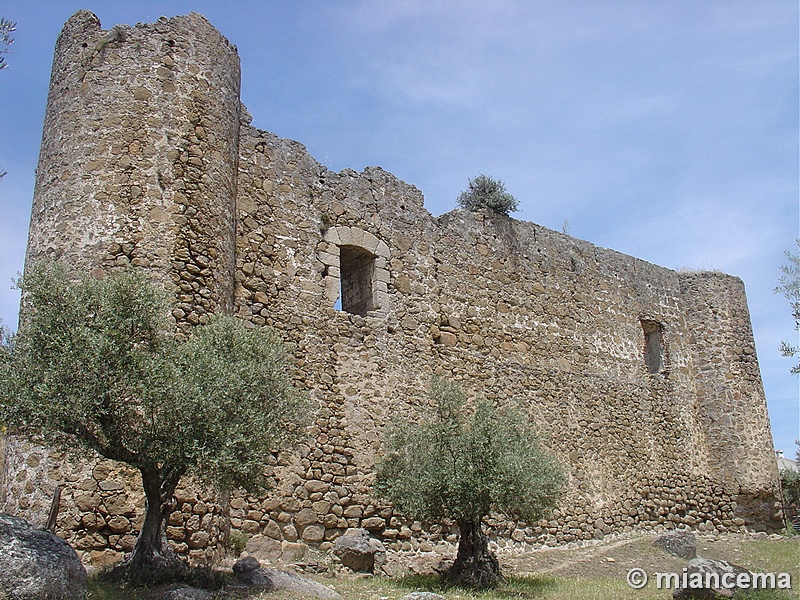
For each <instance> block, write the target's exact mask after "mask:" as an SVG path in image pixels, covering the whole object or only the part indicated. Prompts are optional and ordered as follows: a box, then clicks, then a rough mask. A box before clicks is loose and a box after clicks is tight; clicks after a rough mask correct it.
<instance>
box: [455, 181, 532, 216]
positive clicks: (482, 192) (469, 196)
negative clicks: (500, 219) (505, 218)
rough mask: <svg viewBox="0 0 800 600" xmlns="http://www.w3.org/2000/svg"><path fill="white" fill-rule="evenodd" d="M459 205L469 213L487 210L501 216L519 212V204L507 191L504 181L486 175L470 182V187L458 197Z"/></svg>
mask: <svg viewBox="0 0 800 600" xmlns="http://www.w3.org/2000/svg"><path fill="white" fill-rule="evenodd" d="M458 205H459V206H461V207H462V208H466V209H467V210H469V211H472V212H475V211H476V210H479V209H482V208H487V209H489V210H493V211H494V212H496V213H499V214H501V215H507V214H508V213H509V212H512V211H517V210H519V202H518V201H517V199H516V198H514V196H512V195H511V194H509V193H508V192H507V191H506V186H505V185H504V184H503V182H502V181H499V180H496V179H492V178H491V177H488V176H486V175H478V176H477V177H475V178H474V179H470V180H469V187H468V188H467V190H466V191H464V192H461V194H460V195H459V196H458Z"/></svg>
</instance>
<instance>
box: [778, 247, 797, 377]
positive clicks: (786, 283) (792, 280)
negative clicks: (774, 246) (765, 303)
mask: <svg viewBox="0 0 800 600" xmlns="http://www.w3.org/2000/svg"><path fill="white" fill-rule="evenodd" d="M797 246H798V248H800V239H798V240H797ZM786 258H788V259H789V262H788V263H787V264H785V265H784V266H782V267H781V271H783V276H781V279H780V285H779V286H778V287H777V288H775V291H776V292H778V293H781V294H783V295H784V297H785V298H786V299H787V300H788V301H789V306H791V308H792V317H793V318H794V328H795V330H800V253H798V254H792V253H791V252H789V251H788V250H787V251H786ZM781 354H783V355H784V356H789V357H794V356H797V355H798V354H800V347H798V346H795V345H793V344H790V343H788V342H782V343H781ZM791 372H792V373H795V374H799V373H800V361H798V362H797V363H796V364H795V365H794V366H793V367H792V368H791Z"/></svg>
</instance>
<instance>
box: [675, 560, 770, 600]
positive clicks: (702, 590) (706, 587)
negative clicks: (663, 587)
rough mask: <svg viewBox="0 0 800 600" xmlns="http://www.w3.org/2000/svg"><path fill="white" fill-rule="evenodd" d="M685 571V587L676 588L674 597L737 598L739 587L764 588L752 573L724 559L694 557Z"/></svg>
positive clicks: (677, 599)
mask: <svg viewBox="0 0 800 600" xmlns="http://www.w3.org/2000/svg"><path fill="white" fill-rule="evenodd" d="M686 572H687V573H686V584H687V587H685V588H684V587H677V588H675V590H673V592H672V598H673V600H719V599H720V598H736V597H737V596H738V593H739V592H740V591H742V590H750V589H756V588H759V587H763V586H760V585H759V584H758V580H757V578H755V576H754V574H753V573H751V572H750V571H748V570H747V569H745V568H744V567H740V566H739V565H734V564H732V563H729V562H726V561H724V560H712V559H710V558H693V559H692V560H690V561H689V564H688V565H686ZM740 575H741V576H742V579H741V580H740V579H739V576H740Z"/></svg>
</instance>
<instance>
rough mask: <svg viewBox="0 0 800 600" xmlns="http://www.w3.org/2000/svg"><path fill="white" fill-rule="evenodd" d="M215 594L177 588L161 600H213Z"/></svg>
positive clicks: (196, 589) (197, 589)
mask: <svg viewBox="0 0 800 600" xmlns="http://www.w3.org/2000/svg"><path fill="white" fill-rule="evenodd" d="M213 597H214V594H212V593H211V592H207V591H206V590H201V589H199V588H187V587H184V588H177V589H174V590H171V591H169V592H167V593H166V594H165V595H164V597H163V598H162V599H161V600H211V598H213Z"/></svg>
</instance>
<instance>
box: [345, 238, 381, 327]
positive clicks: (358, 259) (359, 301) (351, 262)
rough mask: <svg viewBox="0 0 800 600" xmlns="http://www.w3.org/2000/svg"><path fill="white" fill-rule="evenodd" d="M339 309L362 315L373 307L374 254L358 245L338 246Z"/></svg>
mask: <svg viewBox="0 0 800 600" xmlns="http://www.w3.org/2000/svg"><path fill="white" fill-rule="evenodd" d="M339 269H340V271H339V273H340V275H339V278H340V281H341V295H340V298H341V303H342V304H341V309H342V310H343V311H345V312H349V313H351V314H354V315H361V316H362V317H363V316H365V315H366V314H367V312H368V311H370V310H373V309H374V308H375V301H374V299H373V280H374V278H375V256H373V255H372V254H371V253H370V252H368V251H366V250H364V249H363V248H359V247H358V246H341V247H340V248H339Z"/></svg>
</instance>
